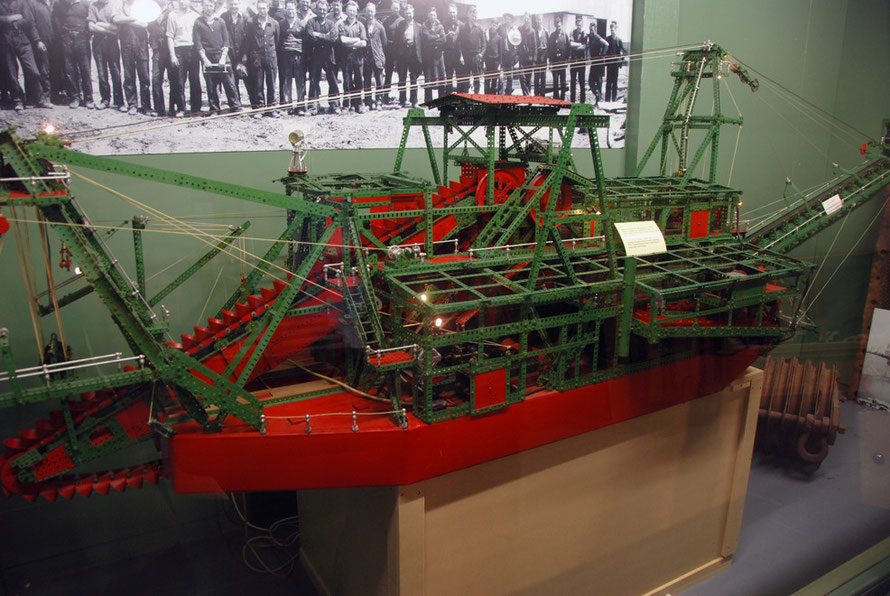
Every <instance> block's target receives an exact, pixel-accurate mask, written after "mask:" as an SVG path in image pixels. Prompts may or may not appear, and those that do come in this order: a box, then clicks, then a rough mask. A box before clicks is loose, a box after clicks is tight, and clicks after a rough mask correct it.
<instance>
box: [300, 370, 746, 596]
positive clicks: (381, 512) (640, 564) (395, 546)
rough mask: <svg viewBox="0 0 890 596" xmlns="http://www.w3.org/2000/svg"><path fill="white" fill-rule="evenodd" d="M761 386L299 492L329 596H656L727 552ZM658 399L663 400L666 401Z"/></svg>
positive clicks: (309, 542)
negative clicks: (453, 461)
mask: <svg viewBox="0 0 890 596" xmlns="http://www.w3.org/2000/svg"><path fill="white" fill-rule="evenodd" d="M761 384H762V372H761V371H760V370H757V369H755V368H749V369H748V370H747V371H746V372H745V373H744V374H743V375H742V376H740V377H739V378H738V379H736V381H734V382H733V383H732V384H731V385H730V386H729V387H728V388H727V389H725V390H724V391H722V392H720V393H716V394H713V395H709V396H707V397H703V398H701V399H697V400H694V401H691V402H687V403H683V404H680V405H677V406H674V407H671V408H667V409H664V410H661V411H658V412H654V413H652V414H648V415H646V416H641V417H639V418H634V419H631V420H627V421H625V422H621V423H618V424H614V425H611V426H608V427H606V428H602V429H599V430H595V431H592V432H589V433H586V434H583V435H579V436H576V437H572V438H569V439H565V440H562V441H558V442H556V443H551V444H548V445H544V446H541V447H538V448H535V449H531V450H528V451H524V452H521V453H518V454H516V455H511V456H508V457H503V458H500V459H497V460H494V461H490V462H487V463H484V464H480V465H477V466H473V467H471V468H466V469H463V470H459V471H457V472H453V473H450V474H445V475H443V476H438V477H436V478H432V479H429V480H425V481H423V482H418V483H416V484H413V485H410V486H402V487H380V488H350V489H330V490H313V491H301V492H300V493H299V494H298V497H299V512H300V527H301V544H302V549H301V558H302V561H303V564H304V565H305V567H306V568H307V570H308V571H309V573H310V575H311V576H312V577H313V578H314V580H315V582H316V585H317V587H318V588H319V590H320V591H321V592H322V593H328V594H371V593H376V594H501V593H529V594H553V593H585V594H591V593H595V594H643V593H656V594H666V593H669V592H676V591H678V590H680V589H682V588H683V587H687V586H688V585H691V584H692V583H695V582H697V581H700V580H702V579H704V578H706V577H709V576H710V575H713V574H714V573H716V572H717V571H720V570H721V569H723V568H725V567H727V566H728V565H729V564H730V562H731V556H732V553H733V552H735V550H736V545H737V543H738V535H739V528H740V526H741V519H742V511H743V508H744V501H745V493H746V490H747V485H748V472H749V468H750V463H751V452H752V448H753V444H754V430H755V427H756V424H757V407H758V404H759V401H760V389H761ZM666 390H669V388H666Z"/></svg>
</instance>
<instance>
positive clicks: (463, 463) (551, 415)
mask: <svg viewBox="0 0 890 596" xmlns="http://www.w3.org/2000/svg"><path fill="white" fill-rule="evenodd" d="M760 354H761V352H760V350H758V349H754V348H750V349H746V350H743V351H740V352H738V353H735V354H732V355H726V356H720V355H712V354H707V355H701V356H695V357H692V358H688V359H685V360H680V361H677V362H673V363H671V364H666V365H663V366H658V367H655V368H651V369H649V370H644V371H641V372H638V373H634V374H630V375H626V376H623V377H620V378H617V379H613V380H610V381H604V382H601V383H597V384H594V385H589V386H586V387H581V388H578V389H573V390H570V391H564V392H557V391H541V392H538V393H534V394H532V395H530V396H529V397H528V398H527V399H526V400H525V401H524V402H522V403H519V404H514V405H511V406H509V407H507V408H504V409H502V410H499V411H496V412H493V413H491V414H487V415H484V416H465V417H462V418H457V419H455V420H451V421H448V422H439V423H436V424H425V423H423V422H421V421H419V420H418V419H416V418H414V417H413V416H411V415H410V414H409V415H408V428H406V429H402V428H399V427H398V426H396V425H395V424H393V422H392V421H391V420H390V418H389V417H388V416H387V415H383V414H381V415H379V416H373V415H366V414H370V413H372V412H374V411H375V409H376V410H378V411H379V410H385V405H383V404H376V403H372V404H371V405H369V402H368V400H365V399H362V398H360V397H356V396H353V395H351V394H348V393H338V394H334V395H330V396H327V397H321V398H315V399H311V400H306V401H304V402H296V403H291V404H286V405H282V406H278V407H274V408H268V409H267V410H266V416H267V420H268V427H267V432H266V434H265V435H261V434H259V433H258V432H256V431H254V430H253V429H251V428H250V427H248V426H247V425H243V424H239V423H237V421H233V423H232V424H227V425H226V426H225V428H224V430H223V432H221V433H216V434H205V433H204V432H203V431H202V430H201V428H200V427H199V426H197V425H195V424H189V425H183V426H181V427H179V428H178V429H177V431H178V432H177V434H176V435H174V437H173V438H172V439H171V442H170V463H171V466H170V468H171V469H172V479H173V485H174V488H175V490H176V492H179V493H206V492H229V491H265V490H296V489H311V488H334V487H349V486H393V485H406V484H412V483H414V482H418V481H420V480H425V479H427V478H432V477H434V476H439V475H441V474H445V473H448V472H452V471H455V470H459V469H461V468H466V467H469V466H473V465H476V464H479V463H482V462H486V461H489V460H492V459H495V458H498V457H503V456H506V455H511V454H513V453H518V452H520V451H524V450H526V449H531V448H534V447H538V446H540V445H544V444H547V443H551V442H554V441H559V440H561V439H565V438H568V437H572V436H575V435H579V434H582V433H585V432H589V431H592V430H596V429H598V428H602V427H604V426H608V425H610V424H615V423H617V422H621V421H623V420H628V419H630V418H635V417H637V416H642V415H644V414H649V413H651V412H655V411H657V410H661V409H664V408H667V407H670V406H673V405H676V404H679V403H683V402H686V401H690V400H693V399H696V398H699V397H702V396H705V395H709V394H711V393H716V392H717V391H720V390H721V389H723V388H724V387H726V386H727V385H728V384H729V383H730V382H731V381H732V380H733V379H735V378H736V377H738V376H739V375H740V374H741V373H742V372H743V371H744V370H745V369H746V368H747V367H748V366H749V365H751V364H752V363H753V362H754V361H755V360H756V359H757V358H758V357H759V356H760ZM353 410H355V411H356V412H358V413H359V415H358V416H357V417H356V421H357V426H358V430H356V431H354V430H353V417H352V415H351V413H352V411H353ZM332 413H340V414H342V415H330V414H332ZM307 414H309V415H310V427H311V433H307V432H306V415H307ZM321 414H328V415H327V416H321Z"/></svg>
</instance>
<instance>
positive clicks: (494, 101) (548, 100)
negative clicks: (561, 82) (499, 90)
mask: <svg viewBox="0 0 890 596" xmlns="http://www.w3.org/2000/svg"><path fill="white" fill-rule="evenodd" d="M457 98H461V99H468V100H470V101H475V102H479V103H485V104H489V105H526V106H556V107H561V108H562V107H565V108H568V107H571V105H572V102H570V101H565V100H564V99H555V98H553V97H541V96H540V95H491V94H481V93H451V94H449V95H445V96H443V97H440V98H438V99H434V100H432V101H428V102H426V103H424V104H423V105H425V106H432V107H435V106H439V105H442V104H448V103H452V102H454V101H455V100H456V99H457Z"/></svg>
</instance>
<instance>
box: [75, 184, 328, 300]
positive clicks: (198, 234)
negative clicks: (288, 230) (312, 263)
mask: <svg viewBox="0 0 890 596" xmlns="http://www.w3.org/2000/svg"><path fill="white" fill-rule="evenodd" d="M71 173H72V174H73V175H75V176H77V177H78V178H80V179H82V180H84V181H86V182H89V183H90V184H93V185H95V186H97V187H99V188H101V189H103V190H105V191H106V192H109V193H111V194H113V195H115V196H117V197H119V198H121V199H123V200H125V201H127V202H128V203H130V204H131V205H133V206H135V207H138V208H139V209H142V210H145V211H147V212H149V213H153V214H155V216H156V217H160V218H161V219H165V220H168V221H171V222H177V221H178V220H176V218H174V217H173V216H168V215H167V214H165V213H163V212H162V211H159V210H158V209H155V208H153V207H151V206H149V205H146V204H145V203H143V202H141V201H137V200H136V199H134V198H132V197H129V196H127V195H125V194H123V193H121V192H119V191H116V190H114V189H112V188H110V187H108V186H105V185H104V184H102V183H100V182H97V181H95V180H92V179H91V178H88V177H86V176H84V175H83V174H79V173H77V172H75V171H74V170H72V171H71ZM173 225H174V226H176V225H180V226H182V228H184V229H186V230H187V229H188V228H192V229H193V230H194V233H193V234H191V235H192V236H193V237H194V238H195V239H197V240H200V241H201V242H204V243H205V244H207V245H208V246H212V247H216V245H215V244H214V243H213V242H211V241H210V240H207V239H206V238H205V236H210V237H211V238H213V236H211V235H210V234H206V233H204V232H201V231H200V230H198V229H197V228H195V227H194V226H191V225H190V224H187V223H185V222H179V223H178V224H177V223H173ZM184 231H185V230H184ZM230 248H231V247H226V248H223V249H221V251H220V252H224V253H226V254H227V255H229V256H231V257H233V258H235V259H238V260H241V257H240V256H239V255H238V254H237V252H232V251H231V250H230ZM251 256H252V257H254V258H255V259H257V261H258V262H260V263H264V264H266V265H268V266H269V267H274V268H275V269H278V270H280V271H282V272H284V273H285V274H286V275H293V276H294V277H296V278H297V279H300V280H301V281H303V282H306V283H308V284H310V285H313V286H317V287H318V288H320V289H322V290H328V291H330V292H334V293H338V294H339V292H336V291H335V290H329V289H328V288H325V287H324V286H322V285H320V284H318V283H316V282H314V281H312V280H310V279H307V278H305V277H301V276H298V275H296V274H294V273H292V272H291V271H288V270H287V269H285V268H283V267H281V266H280V265H278V264H276V263H273V262H271V261H267V260H265V259H263V258H262V257H260V256H258V255H251ZM248 265H250V266H251V267H253V265H251V264H250V263H248ZM269 275H270V276H271V277H273V278H275V279H278V280H279V281H285V280H281V279H279V278H278V277H276V276H275V275H273V274H271V273H269ZM285 283H286V282H285ZM300 292H302V293H304V294H306V295H307V296H309V297H310V298H311V299H314V300H318V301H320V302H324V301H322V299H321V298H319V297H318V296H314V295H312V294H309V293H308V292H306V291H305V290H303V289H301V290H300ZM341 295H342V294H341ZM324 303H325V304H327V303H326V302H324Z"/></svg>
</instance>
